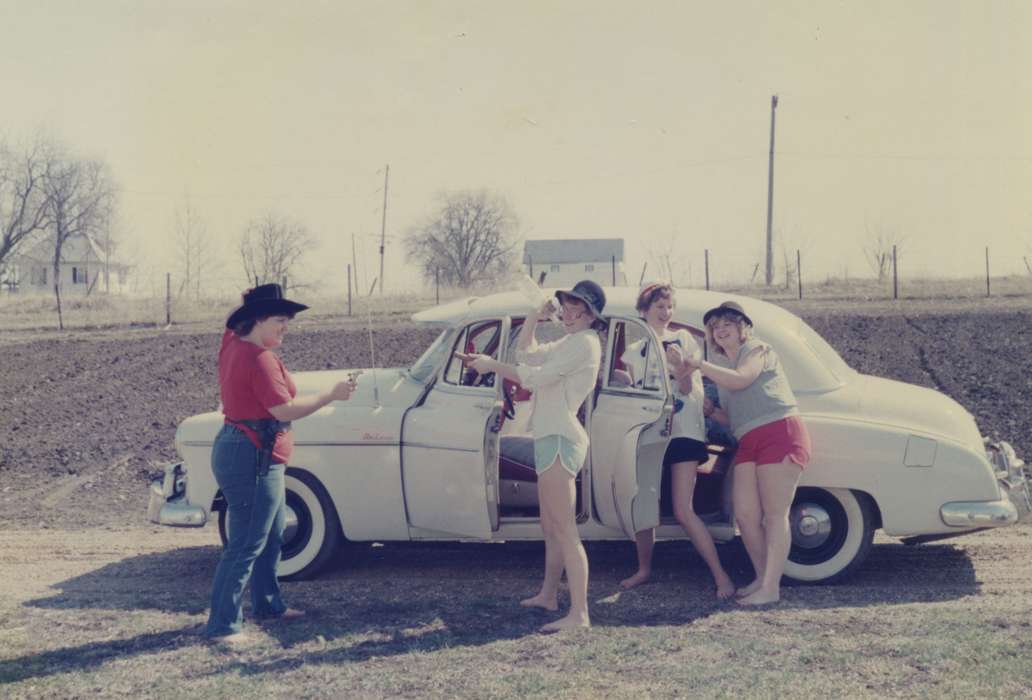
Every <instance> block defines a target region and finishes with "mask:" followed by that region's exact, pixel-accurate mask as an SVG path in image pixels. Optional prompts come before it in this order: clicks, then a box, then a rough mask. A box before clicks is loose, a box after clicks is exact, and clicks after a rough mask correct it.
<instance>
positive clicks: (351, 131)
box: [0, 0, 1032, 293]
mask: <svg viewBox="0 0 1032 700" xmlns="http://www.w3.org/2000/svg"><path fill="white" fill-rule="evenodd" d="M1030 35H1032V3H1028V2H1022V1H1010V2H1008V1H1001V0H969V1H965V2H958V1H954V0H932V1H915V0H908V1H906V2H900V1H898V0H893V1H890V2H883V1H880V0H873V1H872V0H864V1H862V2H861V1H856V2H836V1H833V0H828V1H826V2H820V3H814V2H812V1H811V2H790V1H783V0H779V1H777V2H759V1H757V2H690V1H688V2H684V1H682V2H658V1H657V2H642V3H632V2H610V1H608V0H595V1H594V2H587V1H584V2H582V1H579V0H578V1H570V2H555V1H554V0H553V1H549V2H543V1H536V0H529V1H527V2H520V3H513V2H485V1H481V2H468V1H464V0H455V1H453V2H441V1H439V0H422V1H417V0H408V1H404V0H399V1H397V2H363V1H352V2H314V1H311V0H301V1H299V2H296V3H282V2H266V1H265V0H254V1H247V2H243V1H238V0H205V1H203V2H201V1H194V0H176V1H174V2H168V1H163V0H162V1H158V0H132V1H129V0H90V2H85V3H83V2H71V1H65V0H39V1H36V2H31V3H30V2H25V1H19V2H12V1H11V0H0V62H2V65H3V66H4V68H5V69H4V70H3V71H2V74H0V90H2V93H0V94H3V95H4V99H3V102H2V105H3V106H2V110H0V115H2V116H0V134H3V135H5V136H6V137H7V138H8V139H9V140H14V141H18V140H22V139H25V138H29V137H31V136H32V135H34V134H37V133H44V134H47V135H48V136H50V137H53V138H56V139H59V140H60V141H62V142H64V143H66V144H67V145H68V146H69V147H71V148H72V149H73V150H75V151H76V152H78V153H80V154H82V155H84V156H88V157H97V158H102V159H104V160H105V161H106V162H107V163H108V164H109V166H110V168H111V172H112V174H113V176H114V179H115V181H116V182H117V184H118V186H119V190H120V194H119V220H118V224H117V226H118V235H119V237H120V238H121V240H122V246H121V249H120V250H121V253H122V254H123V255H124V256H127V257H129V258H131V259H132V260H133V261H134V262H136V264H137V269H138V271H139V277H140V279H141V280H145V279H153V280H157V279H160V280H161V287H162V288H163V278H164V271H166V270H171V271H173V272H174V271H175V270H176V267H177V262H176V260H175V256H174V253H173V246H172V243H171V238H172V230H173V218H174V212H175V211H176V209H177V208H181V207H182V206H183V203H184V202H185V201H187V200H188V201H189V202H190V206H191V207H192V208H193V209H194V210H195V211H196V212H197V213H198V214H199V215H200V217H201V218H202V219H203V220H204V222H205V225H206V228H207V230H208V232H209V233H210V235H211V236H212V238H213V241H214V242H215V244H216V246H215V250H214V253H213V259H214V260H217V261H218V263H219V266H218V272H217V273H213V277H215V279H213V280H212V285H213V286H217V287H218V288H219V289H220V290H221V291H225V290H226V289H229V290H239V289H240V288H241V287H243V286H245V285H244V279H243V272H242V268H241V266H240V263H239V256H238V254H237V253H236V245H237V241H238V240H239V237H240V235H241V233H242V231H243V229H244V227H245V226H246V224H247V222H248V221H249V220H251V219H254V218H256V217H258V216H261V215H262V214H264V213H266V212H269V211H275V212H279V213H281V214H283V215H286V216H289V217H292V218H294V219H296V220H299V221H302V222H304V223H305V224H306V225H307V226H308V228H309V229H310V230H311V232H312V234H313V236H314V237H315V238H316V239H317V240H318V241H319V246H318V248H317V249H316V250H314V251H313V252H312V254H311V255H310V256H309V258H308V260H307V261H306V262H305V265H304V270H303V274H304V275H305V276H306V277H310V278H312V281H313V282H315V281H318V282H321V283H322V284H323V285H324V288H325V289H326V290H327V291H329V292H332V293H336V292H339V291H342V290H343V289H344V288H345V286H344V285H345V282H344V279H345V274H346V273H345V267H346V265H347V264H348V263H349V262H351V240H352V236H353V235H354V236H355V241H356V247H357V250H358V260H357V265H358V267H359V271H358V278H359V281H360V282H362V284H363V285H368V284H370V283H371V282H372V278H373V277H375V275H376V273H377V272H378V270H376V269H375V268H377V267H378V261H377V259H376V252H377V246H378V245H379V236H380V232H381V222H382V208H383V194H384V192H383V187H384V168H385V166H386V165H387V164H389V165H390V179H389V184H388V204H387V227H386V233H387V246H386V273H385V279H384V282H385V289H386V290H387V291H408V290H412V289H414V288H415V287H417V286H418V285H419V281H418V273H417V271H416V270H415V269H414V268H412V267H410V266H407V265H406V262H405V260H404V254H403V248H402V240H403V237H404V235H405V234H406V233H407V232H408V231H410V230H411V229H412V228H413V227H415V226H417V225H418V224H419V223H421V222H422V221H424V220H426V218H427V217H428V216H430V215H432V213H433V212H434V211H435V210H436V209H437V208H438V207H439V205H440V201H441V199H440V197H441V195H442V193H446V192H453V191H460V190H467V189H481V188H486V189H488V190H490V191H492V192H496V193H498V194H501V195H503V196H504V197H505V198H506V199H507V200H508V201H509V203H510V204H511V205H512V207H513V209H514V210H515V212H516V214H517V216H518V218H519V221H520V227H519V234H520V236H521V237H523V238H606V237H619V238H624V239H626V242H627V261H626V265H627V269H628V277H630V278H631V279H632V280H633V281H635V282H636V281H637V278H638V276H639V274H638V273H639V272H640V270H641V268H642V266H643V265H644V264H646V263H647V264H648V265H649V267H650V269H651V270H652V271H657V270H658V261H659V260H661V259H665V260H669V261H670V263H671V266H672V267H673V268H674V281H675V282H677V283H678V284H681V285H696V286H697V285H701V284H702V265H703V262H702V260H703V251H704V250H705V249H709V250H710V255H711V276H712V278H713V280H714V281H715V282H718V283H719V282H736V281H741V280H747V279H748V278H749V276H750V274H751V272H752V270H753V269H754V266H755V265H756V264H757V263H760V262H761V261H762V259H763V251H764V245H765V231H766V211H767V177H768V150H769V146H770V143H769V139H770V102H771V95H773V94H777V95H778V96H779V103H778V108H777V122H776V148H775V162H774V202H773V209H774V217H773V222H774V225H773V227H774V232H775V245H776V248H777V250H778V256H777V257H778V262H779V263H780V261H781V258H782V255H783V252H784V251H789V252H790V254H791V255H792V257H794V251H795V250H796V249H799V250H801V251H802V256H803V275H804V280H807V281H810V282H814V281H822V280H824V279H825V278H827V277H842V276H849V277H860V276H870V275H871V274H872V271H871V268H870V267H869V265H868V264H867V263H866V262H865V260H864V256H863V252H862V251H863V247H864V245H866V244H868V243H869V242H870V241H871V239H873V237H875V236H876V235H877V234H879V233H881V234H883V235H885V236H887V237H892V238H897V239H899V240H901V241H902V245H901V251H902V253H901V261H900V268H901V269H900V273H901V275H904V276H906V275H909V276H914V277H917V276H920V277H935V276H976V275H980V274H984V264H985V263H984V250H985V247H986V246H988V247H989V248H990V252H991V260H992V266H993V273H994V274H1018V273H1021V274H1025V273H1026V271H1025V266H1024V263H1023V257H1024V256H1030V257H1032V207H1030V206H1029V202H1028V193H1030V192H1032V129H1030V126H1029V124H1030V117H1032V77H1030V75H1032V72H1030V70H1029V69H1030V67H1032V43H1030V42H1028V41H1026V40H1025V39H1026V38H1027V37H1028V36H1030ZM779 267H780V265H779ZM779 274H780V273H779ZM159 275H160V277H159ZM646 276H651V273H650V274H647V275H646ZM141 284H142V285H144V286H146V285H147V284H152V285H153V284H157V282H141Z"/></svg>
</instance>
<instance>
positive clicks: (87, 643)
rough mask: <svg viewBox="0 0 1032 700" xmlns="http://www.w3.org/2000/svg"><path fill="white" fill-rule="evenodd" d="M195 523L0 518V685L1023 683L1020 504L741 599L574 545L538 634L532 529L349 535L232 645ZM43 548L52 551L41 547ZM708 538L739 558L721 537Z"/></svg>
mask: <svg viewBox="0 0 1032 700" xmlns="http://www.w3.org/2000/svg"><path fill="white" fill-rule="evenodd" d="M54 535H60V536H59V537H55V536H54ZM127 535H128V536H127ZM58 540H60V542H61V543H62V544H58V542H57V541H58ZM214 540H215V535H214V533H213V532H210V531H181V532H179V533H170V532H169V530H168V529H159V528H140V529H139V530H136V531H131V532H117V531H93V532H63V533H52V534H51V537H50V538H49V539H46V538H45V537H44V536H43V535H40V534H39V533H28V532H22V533H19V532H17V531H0V559H2V560H3V561H4V562H5V567H4V570H3V572H0V577H2V578H0V581H2V584H3V585H2V586H0V591H2V596H0V695H3V696H5V697H11V698H18V697H79V696H87V695H89V696H97V697H114V696H132V697H166V696H171V695H177V696H185V697H201V696H207V697H230V696H236V697H251V696H258V695H262V696H265V697H284V698H288V697H289V698H295V697H348V698H367V697H368V698H380V697H400V698H410V697H412V698H415V697H420V698H422V697H442V698H443V697H448V698H451V697H460V698H466V697H469V698H548V699H549V700H554V699H555V698H598V697H607V698H610V697H612V698H642V697H650V698H651V697H703V698H710V697H714V698H716V697H735V698H739V697H748V698H753V697H757V698H780V697H806V696H814V697H887V696H888V697H927V696H935V697H970V696H972V695H977V696H979V697H987V698H993V697H1000V698H1018V697H1029V696H1030V691H1029V689H1030V688H1032V664H1030V663H1029V661H1030V660H1032V616H1030V613H1032V599H1030V596H1029V594H1030V593H1032V577H1029V575H1028V574H1029V571H1030V566H1032V564H1030V563H1029V561H1028V557H1027V548H1028V546H1029V544H1030V543H1032V528H1030V527H1029V526H1027V525H1026V526H1021V527H1019V528H1011V529H1009V530H1005V531H998V532H990V533H981V534H977V535H971V536H968V537H965V538H963V539H961V540H956V541H955V542H956V543H955V544H936V545H927V546H923V547H919V548H909V547H903V546H902V545H899V544H893V543H891V541H890V540H887V539H879V544H878V545H877V546H876V547H875V550H874V553H873V554H872V557H871V559H870V560H869V561H868V563H867V564H866V565H865V566H864V567H862V568H861V570H860V571H859V572H858V574H857V576H856V577H855V579H854V580H852V581H850V582H847V583H846V584H844V585H840V586H825V587H792V588H788V589H786V591H785V600H784V601H783V603H782V604H781V605H780V606H777V607H775V608H771V609H767V610H758V611H757V610H739V609H736V608H735V606H734V605H731V604H718V603H717V602H716V601H715V600H714V599H713V595H712V590H711V584H710V581H709V580H708V576H707V575H706V572H705V567H704V566H703V565H702V562H701V561H700V560H699V559H698V557H697V556H696V555H695V554H694V553H693V552H692V550H691V549H690V547H688V546H685V545H683V544H679V543H664V544H661V545H660V547H659V548H658V549H657V565H658V570H657V573H656V580H655V582H654V583H652V584H650V585H647V586H645V587H642V588H640V589H638V590H636V591H632V592H617V589H616V583H617V581H618V580H619V578H620V577H621V576H622V575H624V574H626V573H627V570H628V569H629V567H630V566H631V565H632V562H633V553H632V550H633V547H632V546H631V545H630V544H629V543H624V544H623V545H622V546H621V545H616V544H593V545H590V546H589V548H588V554H589V559H590V561H591V565H592V582H591V590H590V597H591V601H592V603H591V605H592V614H593V617H594V623H595V627H594V628H592V629H591V630H584V631H578V632H574V633H568V634H564V635H560V636H542V635H539V634H538V633H537V632H536V630H537V628H538V627H539V626H540V625H541V624H542V623H543V622H545V621H547V620H549V619H551V616H550V615H548V614H547V613H536V612H528V611H525V610H523V609H520V608H519V606H518V605H517V604H516V600H517V599H518V597H519V596H520V595H522V594H525V593H527V592H529V591H531V590H533V588H534V587H535V585H536V584H537V583H538V576H539V575H540V565H541V561H540V558H541V552H540V546H539V545H531V544H510V545H504V546H499V545H448V544H440V545H386V546H383V547H372V548H370V547H367V546H366V547H362V548H358V549H353V550H352V551H351V554H350V557H349V558H347V559H346V560H345V562H344V563H342V565H341V567H340V568H338V569H337V570H335V571H332V572H330V573H329V574H328V575H326V576H324V577H322V578H320V579H318V580H315V581H310V582H298V583H290V584H285V587H284V588H285V594H286V596H287V597H288V599H289V601H290V603H291V604H293V605H298V606H300V607H304V608H306V609H308V610H309V611H310V616H309V617H308V618H306V619H305V620H303V621H301V622H298V623H291V624H290V625H286V624H268V625H265V626H264V627H262V628H261V629H257V628H256V627H254V626H252V625H250V624H248V630H249V631H251V632H253V633H254V634H255V636H256V642H255V643H254V644H253V646H250V647H248V648H246V649H244V650H241V651H238V652H226V651H221V650H218V649H214V648H212V647H210V646H208V645H206V644H205V643H204V642H203V641H202V639H201V638H200V637H199V636H198V634H197V632H198V630H199V628H200V626H201V625H202V624H203V622H204V619H205V611H204V608H205V602H206V595H207V592H208V586H209V585H210V575H211V570H212V568H213V567H214V564H215V560H216V558H217V555H218V550H217V548H216V547H215V546H214V544H213V542H214ZM58 548H60V549H61V551H63V552H65V553H66V554H65V556H63V557H58V558H57V559H55V558H54V557H52V556H49V555H50V553H51V550H54V551H55V552H56V550H57V549H58ZM69 553H72V554H70V555H69ZM75 553H77V555H76V554H75ZM722 555H723V556H724V557H725V559H726V560H727V562H728V563H729V565H730V566H731V567H732V569H733V571H734V573H735V575H736V577H739V578H741V577H742V576H743V575H744V570H743V568H742V566H743V564H742V562H741V561H740V553H737V552H736V551H735V550H734V549H730V550H729V549H726V548H725V549H724V550H723V551H722ZM54 561H58V562H59V563H58V564H57V565H54V563H53V562H54ZM55 569H60V570H59V571H55ZM32 572H35V575H34V577H31V578H29V576H30V574H31V573H32ZM15 581H25V582H26V583H24V584H23V585H22V586H16V585H14V582H15Z"/></svg>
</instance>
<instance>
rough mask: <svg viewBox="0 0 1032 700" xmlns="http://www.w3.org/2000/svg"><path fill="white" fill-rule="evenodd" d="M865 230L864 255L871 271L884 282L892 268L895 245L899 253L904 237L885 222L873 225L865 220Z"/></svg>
mask: <svg viewBox="0 0 1032 700" xmlns="http://www.w3.org/2000/svg"><path fill="white" fill-rule="evenodd" d="M864 230H865V231H866V232H867V240H866V241H865V242H864V244H863V250H864V257H865V258H867V264H868V265H870V266H871V271H872V272H874V273H875V274H876V275H878V281H879V282H884V281H885V277H886V276H887V275H888V274H889V270H891V269H892V249H893V248H894V247H895V249H896V253H897V255H898V254H899V253H900V252H901V251H902V250H903V242H904V238H903V236H900V235H899V233H898V232H896V231H895V230H893V229H890V228H888V227H886V226H884V225H883V224H876V225H872V224H870V223H869V222H867V221H865V222H864Z"/></svg>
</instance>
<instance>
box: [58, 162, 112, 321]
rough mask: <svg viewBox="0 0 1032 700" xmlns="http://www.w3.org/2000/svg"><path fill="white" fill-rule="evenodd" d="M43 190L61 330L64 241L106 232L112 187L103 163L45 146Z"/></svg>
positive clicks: (108, 222) (62, 319)
mask: <svg viewBox="0 0 1032 700" xmlns="http://www.w3.org/2000/svg"><path fill="white" fill-rule="evenodd" d="M47 153H48V155H47V157H46V166H45V168H44V175H43V189H44V191H45V193H46V196H47V198H48V209H49V219H50V226H49V229H50V235H51V241H52V243H53V249H52V250H53V252H54V258H53V260H54V297H55V299H56V300H57V324H58V327H59V328H61V329H64V317H63V315H62V310H61V261H62V251H63V248H64V245H65V243H66V242H67V241H68V240H69V239H70V238H72V237H74V236H83V237H84V238H86V239H87V240H91V239H93V238H95V237H96V236H97V235H98V234H100V233H102V232H106V231H107V227H108V226H109V225H110V222H111V216H112V213H113V211H114V205H115V188H114V184H113V182H112V180H111V176H110V175H109V174H108V169H107V166H106V165H105V164H104V163H102V162H101V161H98V160H81V159H78V158H75V157H72V156H70V155H68V154H67V153H66V152H65V151H64V150H63V149H61V148H60V147H54V146H52V147H49V148H48V149H47Z"/></svg>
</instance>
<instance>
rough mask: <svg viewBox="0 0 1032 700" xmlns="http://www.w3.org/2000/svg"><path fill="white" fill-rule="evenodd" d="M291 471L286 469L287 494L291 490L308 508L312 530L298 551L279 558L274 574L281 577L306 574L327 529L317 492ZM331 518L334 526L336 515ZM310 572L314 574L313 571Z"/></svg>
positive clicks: (323, 541)
mask: <svg viewBox="0 0 1032 700" xmlns="http://www.w3.org/2000/svg"><path fill="white" fill-rule="evenodd" d="M292 472H295V470H293V469H288V470H287V476H286V490H287V494H288V497H289V495H290V494H291V492H293V495H294V497H295V498H297V499H299V500H300V501H301V502H303V503H304V505H305V507H307V508H308V512H309V513H311V523H312V532H311V536H309V538H308V541H307V542H306V543H305V546H304V547H303V548H302V549H301V550H300V551H298V552H295V553H294V554H293V556H291V557H290V558H289V559H286V558H282V559H280V563H279V566H278V567H277V568H276V575H277V576H279V578H281V579H282V578H287V577H298V578H304V577H305V575H306V574H305V573H303V572H304V570H305V568H306V567H309V566H310V565H311V564H312V562H314V561H315V560H316V559H317V558H318V557H319V554H320V553H321V552H322V550H323V547H324V545H325V544H326V535H327V531H328V526H327V520H328V517H327V515H328V514H327V513H326V510H325V508H324V507H323V504H322V503H321V502H320V500H319V496H318V494H316V493H315V491H314V490H313V489H312V487H311V486H309V485H308V484H307V483H305V482H304V481H302V480H301V479H299V478H298V476H297V474H296V472H295V473H292ZM310 478H314V477H310ZM333 520H334V527H336V517H334V518H333ZM284 544H286V543H284ZM311 573H312V574H314V573H315V572H311Z"/></svg>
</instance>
